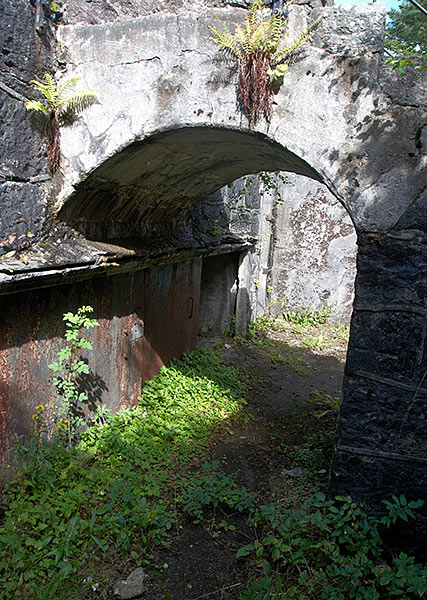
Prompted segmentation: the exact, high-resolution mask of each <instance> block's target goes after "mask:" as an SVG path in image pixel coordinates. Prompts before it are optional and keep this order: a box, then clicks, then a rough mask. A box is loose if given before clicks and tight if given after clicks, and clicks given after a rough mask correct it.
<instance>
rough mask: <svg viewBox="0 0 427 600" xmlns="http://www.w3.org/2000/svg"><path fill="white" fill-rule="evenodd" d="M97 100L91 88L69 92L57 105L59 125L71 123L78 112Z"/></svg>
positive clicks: (96, 95)
mask: <svg viewBox="0 0 427 600" xmlns="http://www.w3.org/2000/svg"><path fill="white" fill-rule="evenodd" d="M97 102H98V94H97V93H96V92H94V91H92V90H85V91H84V92H76V93H74V94H70V95H69V96H67V97H66V98H64V99H63V100H62V101H61V103H60V105H59V119H60V123H61V125H71V124H72V123H73V122H74V121H75V119H76V117H77V115H78V114H79V113H81V112H82V111H83V110H85V109H86V108H89V107H90V106H92V105H93V104H96V103H97Z"/></svg>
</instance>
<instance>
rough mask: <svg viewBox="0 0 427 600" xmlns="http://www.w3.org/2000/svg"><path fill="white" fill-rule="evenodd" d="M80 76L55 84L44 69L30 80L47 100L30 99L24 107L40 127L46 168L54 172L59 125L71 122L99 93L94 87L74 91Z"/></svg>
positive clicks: (56, 159) (93, 102)
mask: <svg viewBox="0 0 427 600" xmlns="http://www.w3.org/2000/svg"><path fill="white" fill-rule="evenodd" d="M79 81H80V77H71V78H70V79H67V80H66V81H64V82H63V83H61V84H59V85H57V84H56V82H55V80H54V78H53V77H52V75H50V74H49V73H45V74H44V75H43V77H42V81H37V80H36V79H33V80H32V81H31V83H32V84H33V86H34V87H35V88H36V89H37V90H38V91H39V92H41V94H42V95H43V97H44V100H45V101H46V103H47V105H46V103H44V102H41V101H39V100H29V101H28V102H26V103H25V107H26V109H27V110H28V111H30V112H31V114H32V115H33V116H34V118H35V120H36V123H37V125H38V126H39V127H40V128H41V129H42V131H43V133H44V136H45V140H46V148H47V161H48V166H49V170H50V172H51V173H54V172H55V171H56V169H57V168H58V165H59V158H60V127H61V126H63V125H71V124H72V123H73V122H74V121H75V119H76V117H77V116H78V115H79V114H80V113H81V112H82V111H83V110H85V109H86V108H89V106H92V104H95V102H96V101H97V99H98V94H97V93H96V92H94V91H93V90H84V91H82V92H73V91H72V90H73V88H74V87H75V86H76V85H77V83H78V82H79Z"/></svg>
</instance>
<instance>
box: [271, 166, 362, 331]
mask: <svg viewBox="0 0 427 600" xmlns="http://www.w3.org/2000/svg"><path fill="white" fill-rule="evenodd" d="M287 178H288V181H289V184H283V183H282V182H280V192H281V201H280V202H279V203H278V204H277V206H276V212H275V235H274V238H275V241H274V251H273V256H272V267H273V268H272V270H271V284H270V285H271V288H272V291H271V303H272V310H273V311H280V310H281V309H282V306H283V305H284V306H285V310H291V311H296V312H299V311H302V310H314V311H317V310H320V309H322V308H324V307H326V306H329V307H330V309H331V311H332V312H331V319H332V320H333V321H335V322H340V323H349V321H350V317H351V313H352V310H353V298H354V278H355V275H356V256H357V235H356V231H355V229H354V226H353V223H352V221H351V219H350V216H349V214H348V212H347V211H346V209H345V208H344V207H343V206H342V204H341V203H340V202H339V201H338V200H337V199H336V198H335V197H334V196H333V195H332V194H331V193H330V192H329V190H328V189H327V187H326V186H324V185H322V184H319V183H317V182H315V181H313V180H312V179H307V178H306V177H299V176H297V175H293V174H289V175H288V177H287Z"/></svg>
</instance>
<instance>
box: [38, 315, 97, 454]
mask: <svg viewBox="0 0 427 600" xmlns="http://www.w3.org/2000/svg"><path fill="white" fill-rule="evenodd" d="M91 312H93V308H92V307H91V306H82V307H81V308H79V309H78V311H77V313H76V314H73V313H71V312H68V313H65V314H64V317H63V320H64V321H65V324H66V326H67V330H66V332H65V339H66V341H67V342H68V344H67V345H66V346H65V348H62V349H61V350H60V351H59V352H58V360H56V361H54V362H53V363H51V364H50V365H49V369H52V371H54V372H55V373H59V374H58V375H57V376H55V377H54V378H53V385H54V386H55V387H56V391H57V393H58V395H59V399H60V402H59V405H58V417H60V421H59V425H58V427H60V428H61V429H64V430H65V431H66V437H67V442H68V447H69V448H71V445H72V442H73V439H74V438H75V436H76V433H77V428H78V427H79V425H80V426H81V425H83V424H84V420H83V417H82V414H83V411H82V405H84V404H85V403H87V401H88V400H89V397H88V395H87V393H86V392H82V391H80V386H79V377H80V376H81V375H82V374H86V375H88V374H89V372H90V369H89V365H88V364H87V363H86V362H85V361H84V360H82V359H81V357H80V352H81V351H82V350H83V349H85V350H92V342H90V341H89V340H87V339H86V338H85V337H83V336H82V335H81V334H80V330H81V329H91V328H92V327H96V326H97V325H99V323H98V321H96V320H95V319H90V318H89V317H88V313H91ZM61 373H62V375H61Z"/></svg>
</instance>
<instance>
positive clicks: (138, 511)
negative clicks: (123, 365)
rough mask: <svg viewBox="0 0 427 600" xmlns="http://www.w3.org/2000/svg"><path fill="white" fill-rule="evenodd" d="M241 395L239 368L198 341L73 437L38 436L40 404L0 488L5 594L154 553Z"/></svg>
mask: <svg viewBox="0 0 427 600" xmlns="http://www.w3.org/2000/svg"><path fill="white" fill-rule="evenodd" d="M206 373H207V374H208V376H207V375H206ZM209 375H210V377H209ZM241 395H242V386H241V384H240V382H239V380H238V379H237V376H236V373H235V370H234V369H232V368H227V367H226V366H225V365H223V363H222V362H221V360H220V358H219V356H218V354H216V353H215V352H213V351H212V350H209V349H204V350H200V351H196V352H195V353H193V354H192V355H189V356H185V357H184V358H183V360H182V361H180V362H175V363H173V364H172V365H171V366H170V367H168V368H163V369H162V370H161V372H160V374H159V375H158V376H157V377H156V378H155V379H153V380H152V381H151V382H149V383H148V384H147V386H146V387H145V388H144V391H143V393H142V395H141V397H140V403H139V405H138V406H137V407H133V408H124V409H122V410H120V411H119V413H117V414H116V415H114V416H112V415H108V414H106V413H105V411H104V412H103V414H102V423H101V424H94V425H92V426H90V427H88V428H87V430H86V431H85V432H84V433H83V434H82V435H81V439H80V442H79V443H78V444H77V445H76V446H74V447H71V448H69V447H68V441H67V440H66V443H65V444H63V443H62V440H61V432H59V435H58V436H57V439H55V440H54V441H53V442H51V443H50V444H47V443H46V442H45V441H44V440H43V439H40V435H39V433H40V431H41V429H42V428H43V412H44V411H43V407H38V408H37V409H36V414H35V417H36V418H35V419H34V421H35V436H34V439H33V440H32V443H31V442H30V443H29V444H27V445H26V446H23V447H20V448H19V457H20V458H19V460H20V469H19V471H18V472H17V474H16V475H15V476H14V477H12V478H11V480H10V481H9V482H8V483H7V485H6V487H5V489H4V492H3V499H2V505H1V507H2V511H3V514H4V517H3V519H2V523H1V526H0V589H2V598H5V599H8V598H22V599H24V598H40V599H42V598H43V600H48V599H50V598H52V599H55V600H61V599H62V598H64V599H65V598H67V599H69V598H73V597H76V594H77V590H78V588H79V587H81V586H82V581H83V580H86V581H92V580H96V582H97V584H98V586H101V587H102V585H103V584H104V583H105V581H104V580H108V577H109V572H108V571H109V569H108V567H107V563H111V561H112V560H114V561H117V562H118V563H120V562H121V563H122V565H123V568H125V566H126V564H127V562H128V561H129V560H131V561H133V562H143V560H146V559H147V558H148V557H150V556H151V552H152V547H153V545H155V544H162V543H166V534H167V532H168V531H169V530H170V529H171V528H172V527H173V526H174V524H175V523H176V500H175V497H176V496H177V495H178V494H179V490H180V489H181V487H182V485H183V484H184V483H185V481H186V475H185V472H186V469H187V468H188V467H189V465H191V464H192V463H193V461H196V462H197V460H198V457H199V456H200V455H201V454H202V453H203V452H204V451H205V450H206V448H207V447H208V446H209V442H210V436H211V435H212V433H213V432H214V431H215V430H216V429H217V428H218V427H219V426H220V425H221V424H222V423H224V422H226V423H227V424H231V423H233V422H238V421H241V420H242V419H243V414H242V410H241V404H240V402H239V398H240V397H241ZM107 555H108V559H107ZM100 565H104V566H105V568H104V573H103V574H101V575H100V574H99V566H100ZM95 574H96V575H95ZM94 591H95V590H94ZM99 594H101V590H99ZM97 597H103V596H102V595H99V596H97Z"/></svg>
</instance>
